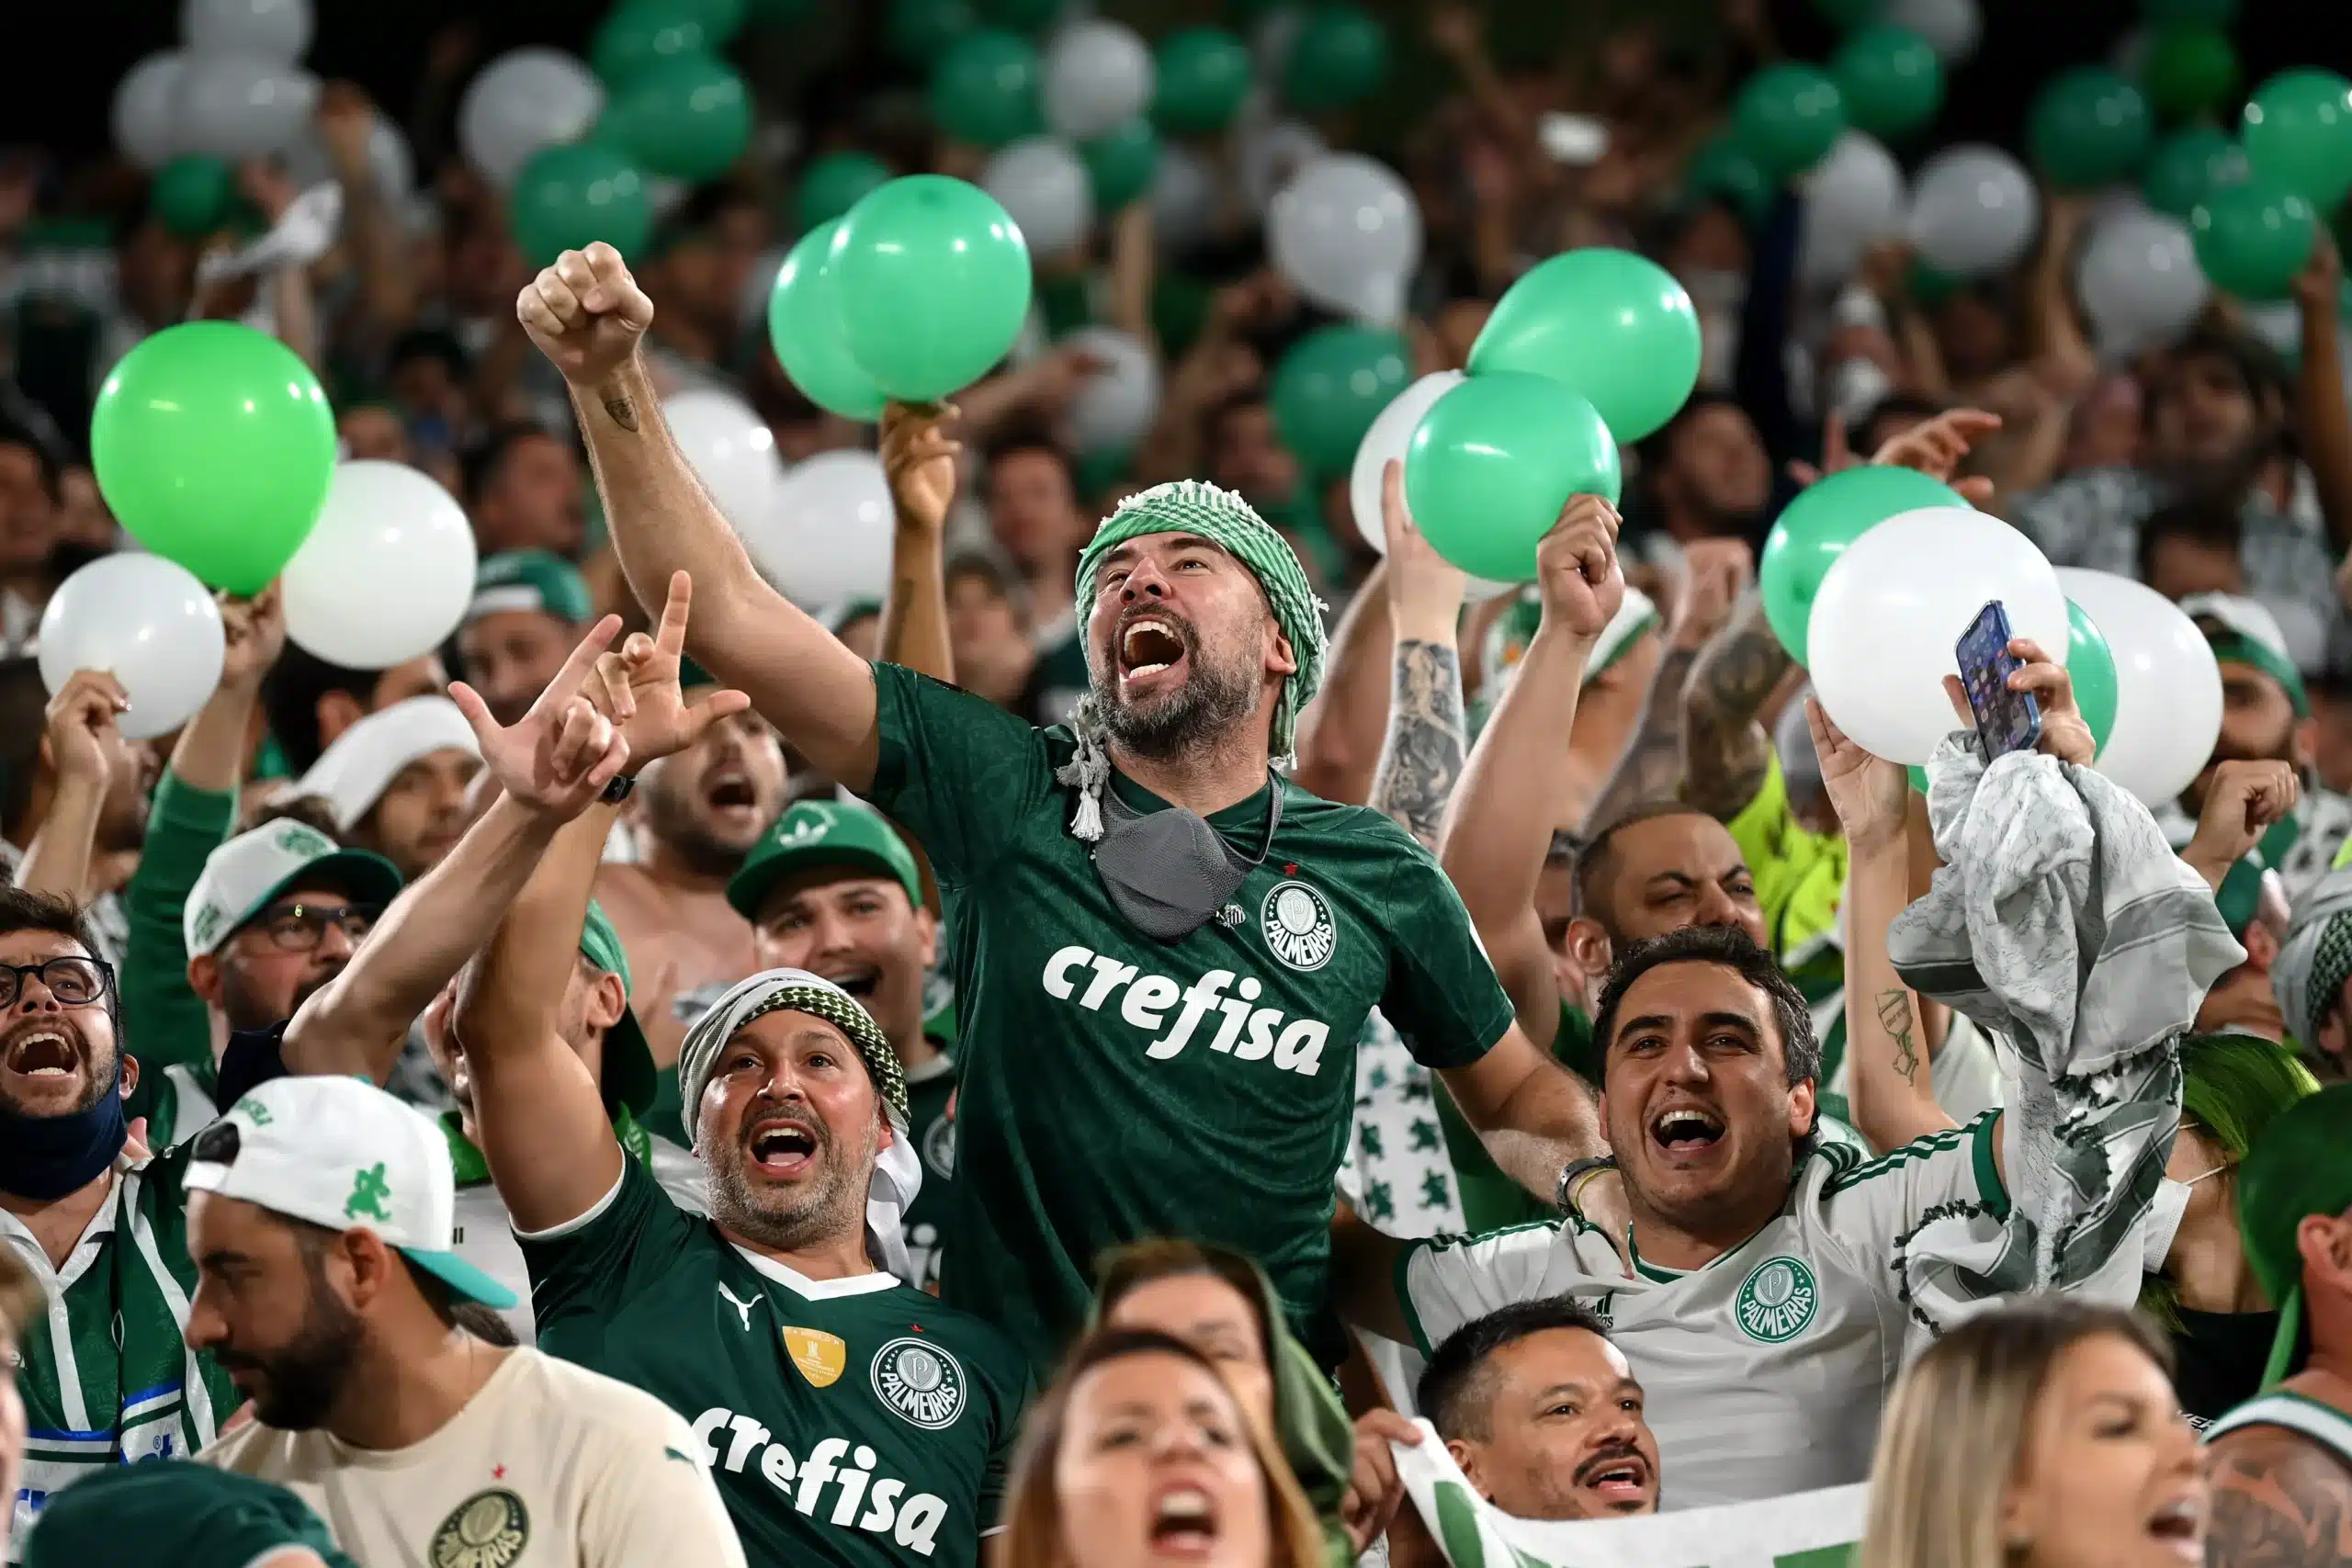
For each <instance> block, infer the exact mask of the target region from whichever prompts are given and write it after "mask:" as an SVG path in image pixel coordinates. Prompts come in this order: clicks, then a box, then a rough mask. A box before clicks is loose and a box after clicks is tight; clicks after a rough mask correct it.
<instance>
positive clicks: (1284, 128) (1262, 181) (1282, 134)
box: [1241, 119, 1330, 213]
mask: <svg viewBox="0 0 2352 1568" xmlns="http://www.w3.org/2000/svg"><path fill="white" fill-rule="evenodd" d="M1329 150H1330V149H1329V143H1327V142H1326V141H1324V140H1323V137H1322V133H1321V132H1319V131H1317V130H1316V129H1315V128H1314V127H1313V126H1310V125H1302V124H1301V123H1299V122H1298V121H1297V120H1295V119H1278V120H1274V121H1272V122H1271V123H1268V124H1265V125H1261V126H1257V127H1252V128H1249V129H1245V130H1243V132H1242V135H1241V194H1242V195H1243V196H1245V197H1248V198H1249V201H1250V211H1252V212H1258V213H1262V212H1264V211H1265V210H1266V209H1268V208H1269V207H1272V205H1273V202H1274V197H1277V196H1280V195H1281V194H1282V193H1283V188H1284V187H1285V186H1288V185H1289V184H1290V183H1291V181H1293V180H1294V179H1295V178H1297V177H1298V174H1299V171H1301V170H1302V169H1304V168H1306V165H1307V164H1311V163H1313V162H1315V160H1317V158H1320V157H1322V156H1323V155H1324V154H1325V153H1326V152H1329Z"/></svg>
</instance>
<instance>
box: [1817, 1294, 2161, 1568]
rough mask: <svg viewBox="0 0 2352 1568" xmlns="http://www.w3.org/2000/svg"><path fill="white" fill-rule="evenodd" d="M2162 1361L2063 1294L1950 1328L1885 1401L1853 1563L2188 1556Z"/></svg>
mask: <svg viewBox="0 0 2352 1568" xmlns="http://www.w3.org/2000/svg"><path fill="white" fill-rule="evenodd" d="M2170 1366H2171V1350H2170V1347H2168V1346H2167V1345H2166V1344H2165V1341H2164V1339H2163V1337H2161V1336H2159V1335H2158V1334H2157V1333H2156V1331H2155V1330H2154V1328H2152V1327H2150V1326H2149V1325H2148V1324H2147V1322H2146V1321H2145V1320H2144V1319H2143V1318H2141V1317H2139V1316H2137V1315H2135V1314H2131V1313H2128V1312H2121V1311H2118V1310H2116V1309H2114V1308H2112V1307H2098V1306H2089V1305H2086V1304H2083V1303H2077V1302H2073V1301H2069V1300H2067V1299H2065V1298H2063V1297H2055V1296H2052V1297H2037V1298H2032V1299H2025V1300H2019V1301H2018V1302H2016V1303H2013V1304H2011V1305H2008V1306H2006V1307H2003V1308H2001V1309H2000V1310H1998V1311H1996V1312H1991V1313H1987V1314H1985V1315H1984V1316H1982V1317H1977V1318H1973V1319H1971V1320H1970V1321H1969V1322H1967V1323H1965V1324H1962V1325H1961V1326H1960V1327H1958V1328H1956V1329H1953V1330H1952V1331H1951V1333H1949V1334H1947V1335H1945V1336H1944V1337H1942V1338H1941V1339H1939V1340H1938V1341H1937V1342H1936V1343H1935V1344H1934V1345H1932V1346H1930V1347H1929V1348H1928V1350H1927V1351H1926V1353H1924V1354H1923V1355H1921V1356H1920V1358H1919V1359H1918V1360H1917V1361H1916V1362H1914V1363H1913V1364H1912V1367H1911V1370H1910V1371H1907V1372H1905V1374H1904V1376H1903V1381H1902V1382H1901V1383H1899V1384H1898V1385H1897V1386H1896V1388H1895V1391H1894V1399H1893V1400H1892V1401H1890V1402H1889V1404H1888V1406H1887V1411H1886V1417H1885V1420H1884V1421H1883V1423H1882V1424H1881V1425H1880V1427H1879V1439H1878V1457H1877V1460H1876V1461H1875V1462H1874V1463H1873V1464H1872V1465H1871V1501H1870V1522H1869V1525H1868V1527H1867V1529H1865V1530H1864V1531H1863V1535H1862V1545H1861V1551H1860V1555H1859V1557H1858V1559H1857V1563H1858V1568H2201V1565H2202V1564H2203V1562H2204V1561H2205V1558H2204V1542H2205V1517H2206V1501H2207V1486H2206V1481H2205V1474H2204V1470H2203V1467H2202V1465H2201V1464H2200V1463H2199V1455H2198V1449H2197V1436H2196V1433H2195V1432H2194V1431H2192V1430H2191V1429H2190V1427H2189V1425H2188V1421H2187V1420H2186V1419H2185V1418H2184V1417H2183V1416H2182V1415H2181V1413H2180V1406H2179V1402H2178V1401H2177V1399H2175V1398H2174V1397H2173V1391H2172V1382H2171V1378H2170Z"/></svg>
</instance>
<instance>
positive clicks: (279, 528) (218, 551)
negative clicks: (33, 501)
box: [90, 321, 335, 595]
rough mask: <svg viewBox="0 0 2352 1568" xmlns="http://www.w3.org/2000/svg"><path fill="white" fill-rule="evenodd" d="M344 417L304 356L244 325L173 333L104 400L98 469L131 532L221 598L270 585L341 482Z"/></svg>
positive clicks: (117, 374)
mask: <svg viewBox="0 0 2352 1568" xmlns="http://www.w3.org/2000/svg"><path fill="white" fill-rule="evenodd" d="M334 454H335V434H334V410H333V409H331V408H329V407H328V406H327V395H326V393H325V392H323V391H322V390H320V389H319V379H318V378H317V377H315V376H313V375H311V367H309V366H307V365H305V364H303V363H302V360H301V358H300V355H296V354H295V353H294V351H293V350H291V349H289V348H288V347H287V346H286V345H285V344H282V343H279V342H278V341H277V339H276V338H274V337H270V336H268V335H266V333H257V332H255V331H254V330H253V329H252V328H251V327H244V326H239V325H237V324H236V323H235V322H232V321H191V322H188V323H187V324H186V325H183V326H176V327H166V328H164V330H163V331H162V332H159V333H155V334H154V335H153V337H150V338H148V339H146V340H145V341H143V342H142V343H141V344H139V346H138V347H136V348H134V349H132V350H131V351H130V353H129V354H127V355H123V356H122V358H121V360H120V361H119V362H118V363H117V364H116V366H115V367H114V368H113V369H112V370H111V371H109V372H107V378H106V381H105V382H104V384H102V385H101V386H100V387H99V388H98V397H97V403H96V407H95V408H94V409H93V410H92V411H91V414H90V462H91V466H92V467H93V468H96V471H97V478H98V489H99V491H101V492H102V493H103V494H104V495H105V496H106V498H107V505H108V506H109V507H111V508H112V509H113V511H114V514H115V516H116V517H117V518H118V519H119V521H120V522H121V524H122V525H123V526H124V527H126V528H128V529H130V532H131V533H132V535H133V536H136V537H137V538H138V540H139V542H140V543H141V544H142V545H145V546H146V547H148V548H149V549H151V550H153V551H154V552H155V553H156V554H157V555H159V556H163V557H164V558H168V559H171V560H175V561H177V562H179V564H180V565H182V566H184V567H186V568H187V569H188V570H190V571H192V572H194V573H196V575H197V576H198V577H200V578H202V579H203V580H204V581H206V582H209V583H210V584H211V585H212V586H213V587H215V588H225V589H227V590H228V591H229V592H232V593H238V594H245V595H251V594H254V593H258V592H261V591H262V590H263V589H264V588H266V587H268V586H269V582H270V580H271V579H272V578H274V577H276V576H277V573H278V571H279V570H280V569H282V568H283V567H284V566H285V565H286V563H287V562H288V561H289V560H291V559H293V558H294V552H295V551H296V550H298V549H300V548H301V547H302V541H303V540H304V539H305V538H307V537H309V536H310V533H311V525H312V524H314V523H316V522H317V521H318V520H319V508H320V507H322V506H323V505H324V504H326V499H327V484H328V481H329V480H330V479H333V478H334Z"/></svg>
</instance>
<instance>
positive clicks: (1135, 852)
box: [1093, 774, 1283, 942]
mask: <svg viewBox="0 0 2352 1568" xmlns="http://www.w3.org/2000/svg"><path fill="white" fill-rule="evenodd" d="M1268 776H1269V777H1270V778H1271V777H1272V775H1271V774H1269V775H1268ZM1269 801H1270V804H1269V805H1268V807H1267V809H1266V836H1265V839H1264V840H1263V841H1262V842H1261V843H1260V844H1259V846H1258V852H1257V854H1256V855H1254V856H1250V855H1243V854H1241V853H1239V852H1237V851H1236V850H1235V849H1234V848H1233V847H1232V846H1231V845H1229V844H1227V842H1226V841H1225V840H1224V839H1223V838H1221V837H1219V836H1218V833H1217V830H1216V829H1215V828H1212V827H1210V826H1209V823H1208V818H1204V817H1203V816H1202V815H1201V814H1200V813H1199V812H1197V811H1192V810H1188V809H1186V808H1185V807H1181V806H1171V807H1168V808H1167V809H1165V810H1162V811H1151V812H1141V811H1136V809H1134V808H1133V807H1130V806H1128V805H1127V803H1126V802H1125V801H1124V800H1121V799H1120V798H1119V792H1118V791H1117V790H1116V789H1114V788H1111V787H1109V786H1108V785H1105V787H1104V788H1103V837H1102V839H1101V840H1100V841H1099V842H1097V843H1096V844H1095V846H1094V851H1093V859H1094V874H1095V875H1097V876H1099V877H1101V878H1102V879H1103V891H1104V892H1105V893H1108V894H1109V895H1110V896H1111V903H1112V906H1113V907H1114V908H1116V909H1117V910H1118V911H1119V913H1120V914H1121V915H1122V916H1124V917H1125V919H1126V921H1127V923H1128V924H1129V925H1131V926H1133V927H1135V928H1136V930H1137V931H1141V932H1143V934H1144V935H1146V936H1148V937H1150V938H1151V939H1152V940H1154V941H1155V942H1175V941H1178V940H1180V939H1182V938H1183V937H1187V936H1190V935H1191V934H1192V933H1193V932H1194V931H1198V930H1200V928H1201V927H1202V926H1204V925H1205V924H1207V923H1208V921H1209V919H1210V918H1211V917H1213V916H1222V914H1223V912H1224V911H1225V910H1226V908H1227V904H1228V901H1229V900H1230V899H1231V898H1232V897H1233V896H1234V894H1236V893H1237V892H1238V891H1240V888H1241V884H1242V882H1243V880H1244V879H1245V878H1247V877H1248V876H1249V874H1250V871H1251V870H1252V869H1253V868H1255V867H1257V866H1259V865H1261V864H1263V863H1264V862H1265V859H1266V853H1267V852H1268V851H1269V850H1271V849H1272V848H1273V843H1274V830H1275V829H1277V828H1279V827H1281V826H1282V820H1283V791H1282V782H1281V781H1280V780H1279V779H1276V780H1274V781H1273V788H1272V793H1271V795H1269Z"/></svg>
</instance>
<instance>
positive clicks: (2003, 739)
mask: <svg viewBox="0 0 2352 1568" xmlns="http://www.w3.org/2000/svg"><path fill="white" fill-rule="evenodd" d="M2011 635H2012V634H2011V633H2010V631H2009V615H2008V612H2007V610H2005V609H2003V608H2002V607H2001V602H2000V601H1999V600H1998V599H1995V600H1993V601H1991V602H1990V603H1988V604H1986V605H1985V608H1984V609H1982V610H1980V611H1978V612H1977V615H1976V619H1975V620H1974V621H1973V622H1971V623H1970V624H1969V627H1968V629H1967V630H1966V631H1964V632H1962V634H1961V637H1960V645H1959V647H1958V648H1957V649H1955V650H1954V651H1955V652H1956V653H1957V654H1958V656H1959V659H1960V683H1961V687H1962V690H1964V691H1965V692H1966V693H1967V694H1968V706H1969V710H1970V711H1971V712H1972V713H1973V714H1974V715H1975V716H1976V743H1977V745H1978V746H1980V747H1982V748H1983V749H1984V752H1985V761H1987V762H1990V761H1993V759H1995V758H1996V757H2002V756H2006V755H2007V754H2008V753H2009V752H2011V751H2030V750H2033V749H2034V747H2035V746H2037V745H2039V744H2040V743H2041V704H2039V703H2037V702H2035V701H2034V700H2033V694H2032V693H2030V692H2013V691H2011V690H2009V677H2010V676H2012V675H2014V674H2016V673H2017V672H2018V671H2019V670H2022V669H2024V668H2025V660H2022V659H2019V658H2018V656H2017V655H2016V654H2014V653H2011V652H2010V651H2009V640H2010V637H2011Z"/></svg>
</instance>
